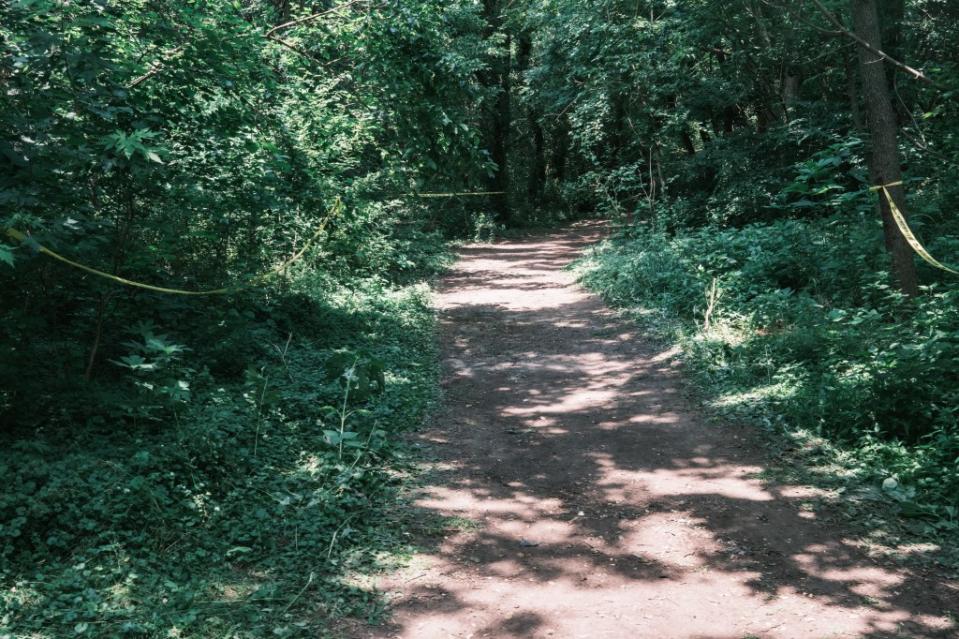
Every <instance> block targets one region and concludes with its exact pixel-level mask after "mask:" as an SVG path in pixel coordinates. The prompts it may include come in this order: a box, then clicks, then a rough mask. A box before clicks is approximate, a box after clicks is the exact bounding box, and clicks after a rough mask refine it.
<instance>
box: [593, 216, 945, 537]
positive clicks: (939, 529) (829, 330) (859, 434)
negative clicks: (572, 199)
mask: <svg viewBox="0 0 959 639" xmlns="http://www.w3.org/2000/svg"><path fill="white" fill-rule="evenodd" d="M880 235H881V229H880V228H879V226H878V224H868V223H864V222H863V220H862V219H861V217H860V216H859V215H849V216H837V217H833V218H827V219H820V220H814V221H800V220H780V221H776V222H772V223H766V224H751V225H747V226H744V227H741V228H725V229H724V228H720V227H716V226H705V227H702V228H698V229H693V230H682V231H678V232H676V233H674V234H666V233H662V232H656V231H652V230H649V229H646V228H643V227H640V228H638V229H633V230H630V231H628V232H626V233H620V234H619V235H618V236H615V237H614V238H613V239H611V240H608V241H606V242H604V243H603V244H602V245H600V246H599V247H597V248H596V249H595V250H594V251H593V252H592V253H591V254H590V255H589V256H588V257H587V258H586V259H585V260H584V261H583V262H582V263H581V264H580V265H579V266H580V268H581V269H582V279H583V282H584V283H585V284H586V285H587V286H588V287H589V288H591V289H592V290H595V291H597V292H599V293H601V294H602V295H603V296H604V297H605V298H606V299H607V300H608V301H609V302H610V303H612V304H613V305H615V306H617V307H619V308H623V309H628V310H629V311H630V314H631V315H632V316H634V317H636V318H637V320H638V321H640V322H641V323H642V324H643V325H644V326H645V327H647V328H648V329H650V330H651V331H652V332H653V333H655V334H658V336H659V337H660V338H662V339H664V340H666V341H670V342H674V343H678V344H680V345H681V347H682V352H683V358H684V360H685V363H686V369H687V370H688V371H689V372H690V373H691V375H692V378H693V380H694V382H696V384H697V386H698V387H699V388H700V389H701V390H702V391H703V393H704V395H705V398H706V400H707V404H708V405H709V406H711V407H712V408H713V409H714V410H715V411H717V412H718V413H720V414H722V415H726V416H732V417H736V418H750V419H752V420H754V421H755V422H757V423H760V424H763V425H765V426H766V427H768V428H769V429H771V430H773V431H775V432H777V433H780V434H782V433H787V434H790V435H791V437H793V438H794V439H795V440H796V441H802V442H803V445H804V447H806V448H808V447H809V446H812V447H814V448H815V451H816V455H814V456H813V457H814V459H813V458H811V459H809V460H807V461H809V462H810V463H815V464H817V465H819V466H821V470H822V472H820V473H819V474H820V476H819V477H818V480H821V482H822V483H824V484H825V485H829V486H832V487H834V488H837V489H838V490H839V494H840V495H843V494H845V493H848V494H845V497H844V498H853V497H854V495H855V496H857V497H856V498H863V499H866V500H867V501H868V500H877V501H881V502H886V503H887V504H891V505H894V506H895V509H896V510H897V511H898V514H899V515H900V516H901V518H902V521H903V522H904V523H905V525H906V527H907V528H908V529H909V530H911V531H912V532H914V533H916V532H917V533H920V534H921V535H925V536H929V537H931V538H934V539H939V540H940V541H948V540H949V539H955V535H956V534H957V531H959V518H957V509H959V425H957V415H956V406H959V390H957V389H959V386H957V385H956V378H955V370H956V365H957V363H959V310H957V305H956V304H957V302H959V290H957V289H956V288H955V287H954V286H947V285H942V284H939V285H929V286H927V287H926V288H925V290H924V291H923V293H924V294H923V295H922V296H921V297H920V298H918V299H915V300H910V299H907V298H905V297H904V296H903V295H902V294H900V293H898V292H897V291H896V290H895V289H893V288H892V287H891V286H890V284H889V277H888V273H887V272H885V271H884V268H885V265H886V262H885V257H884V254H883V250H882V243H881V239H880ZM826 468H829V469H830V470H828V474H824V473H827V471H826V470H825V469H826Z"/></svg>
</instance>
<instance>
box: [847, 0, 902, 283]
mask: <svg viewBox="0 0 959 639" xmlns="http://www.w3.org/2000/svg"><path fill="white" fill-rule="evenodd" d="M850 6H851V9H852V20H853V28H854V29H855V33H856V35H857V36H859V38H861V39H862V40H863V41H864V42H865V43H866V44H868V45H869V47H871V48H867V47H866V46H860V47H859V75H860V78H861V80H862V92H863V96H864V97H865V102H866V114H867V118H868V122H869V143H870V147H871V149H870V150H871V153H870V159H869V165H870V174H871V176H872V178H873V180H875V181H876V182H877V183H878V184H895V186H890V187H889V189H888V190H889V194H890V196H891V197H892V199H893V200H894V201H895V203H896V206H898V207H899V210H900V211H902V212H903V215H905V211H906V198H905V190H904V189H903V187H902V185H901V184H896V183H897V182H901V181H902V166H901V160H900V156H899V125H898V123H897V121H896V111H895V108H894V107H893V103H892V97H891V96H890V93H889V84H888V81H887V78H886V66H885V64H884V60H885V58H884V56H883V55H881V54H879V53H876V52H875V51H882V35H881V34H882V29H881V25H880V23H879V11H878V8H877V6H876V0H850ZM881 199H882V201H881V202H880V211H881V213H882V223H883V230H884V232H885V237H886V248H887V249H888V250H889V253H890V254H891V256H892V270H893V275H894V277H895V278H896V281H897V283H898V284H899V288H900V289H901V290H902V291H903V292H904V293H906V294H907V295H916V294H918V292H919V287H918V283H917V280H916V265H915V262H914V261H913V255H912V249H910V247H909V245H908V243H907V242H906V239H905V238H904V237H903V236H902V233H900V231H899V228H898V227H897V226H896V223H895V221H894V220H893V217H892V211H891V210H890V203H889V201H887V200H886V198H885V197H882V198H881Z"/></svg>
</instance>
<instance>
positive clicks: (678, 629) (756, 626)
mask: <svg viewBox="0 0 959 639" xmlns="http://www.w3.org/2000/svg"><path fill="white" fill-rule="evenodd" d="M600 233H601V228H600V227H598V226H595V225H592V226H590V225H586V226H579V227H575V228H573V229H570V230H565V231H561V232H556V233H553V234H550V235H546V236H542V237H539V238H533V239H525V240H518V241H509V242H501V243H498V244H493V245H475V246H469V247H466V248H464V249H463V250H462V251H461V260H460V262H459V263H458V265H457V267H456V269H455V270H454V271H453V272H452V273H451V274H450V275H449V276H448V277H447V278H445V280H444V282H443V286H442V287H441V290H440V295H439V302H440V307H441V319H442V344H443V353H444V379H445V382H444V385H445V390H446V399H445V408H444V410H443V412H442V413H441V414H440V415H438V416H437V417H436V419H435V421H434V425H433V426H432V428H431V429H430V430H428V431H426V432H424V433H423V434H422V435H421V437H422V439H423V441H424V443H426V442H428V445H429V447H430V448H431V449H432V450H433V451H434V452H435V455H436V457H437V458H438V462H437V464H436V467H435V470H434V472H433V473H432V474H431V475H430V477H429V482H428V485H427V486H426V487H425V488H424V490H423V492H422V494H421V495H420V496H419V497H418V499H417V502H416V504H417V507H418V508H420V509H423V510H424V511H428V512H430V513H436V514H440V515H443V516H456V517H461V518H464V519H468V520H471V521H472V522H475V526H472V527H467V528H466V529H465V530H453V529H451V530H449V531H447V534H446V536H445V537H443V538H442V539H440V540H439V541H438V543H437V544H436V548H435V549H434V551H432V552H431V553H427V554H424V555H423V556H422V557H418V558H417V560H416V561H415V562H414V566H413V567H412V568H411V569H410V570H409V571H406V572H404V573H403V574H399V575H394V576H391V577H390V578H389V579H387V580H385V581H384V582H382V583H381V584H380V587H381V588H382V589H384V590H386V591H387V592H389V593H391V595H392V596H393V597H394V599H393V615H392V618H391V620H390V622H389V623H387V624H386V625H384V626H381V627H376V628H371V627H367V628H364V629H362V630H358V631H357V632H358V634H357V636H362V637H381V638H385V637H403V638H410V639H414V638H415V639H432V638H439V637H455V638H467V637H544V638H545V637H554V638H563V639H566V638H573V637H583V638H590V639H598V638H603V637H616V638H620V637H643V638H645V637H649V638H671V637H676V638H679V637H682V638H684V639H692V638H702V639H705V638H710V639H726V638H729V639H742V638H744V637H756V638H762V639H774V638H775V639H785V638H793V637H795V638H799V637H802V638H804V639H806V638H826V637H862V638H867V637H868V638H873V639H875V638H879V637H957V636H959V627H957V625H956V620H955V618H954V617H953V616H952V615H954V614H955V613H956V611H957V610H959V604H957V601H959V592H957V589H956V584H950V583H945V582H943V581H941V580H936V579H934V578H932V577H929V576H926V575H924V574H921V573H915V572H910V571H908V570H906V569H903V568H900V567H896V566H890V565H884V564H881V563H877V562H876V561H874V560H873V559H871V558H869V557H868V556H867V555H866V554H865V553H864V552H863V551H861V550H860V549H859V548H858V547H857V546H856V545H855V543H854V540H853V539H852V538H848V537H847V536H845V535H844V534H843V531H842V529H841V527H840V526H839V525H838V524H836V523H835V522H832V521H829V520H824V519H821V518H819V517H821V515H817V513H816V512H814V511H811V510H808V509H804V507H803V502H804V501H807V500H808V499H809V498H810V497H811V495H812V491H811V489H806V488H803V487H799V486H789V485H769V484H767V483H764V482H763V481H762V480H761V479H760V478H759V473H760V472H761V471H762V470H763V459H762V454H761V452H760V448H759V447H758V446H757V445H756V444H755V443H753V442H754V440H755V439H757V438H758V435H757V434H755V433H753V432H752V431H750V430H749V429H748V428H740V427H735V426H716V425H714V424H707V423H706V422H705V420H703V419H702V418H700V417H699V416H698V415H697V414H696V412H695V411H694V410H693V409H692V408H691V407H690V405H689V404H688V402H687V401H686V400H685V399H684V395H683V392H682V381H681V378H680V375H679V374H678V369H677V368H676V362H675V353H672V352H660V351H659V350H657V349H656V348H655V347H653V346H651V345H650V344H649V343H648V342H647V341H645V340H644V339H643V337H642V336H641V335H637V334H636V332H635V330H636V329H635V327H634V326H633V325H631V324H630V323H629V322H627V321H625V320H622V319H619V318H617V317H616V316H615V315H614V314H613V313H612V312H611V311H610V310H608V309H607V308H606V307H605V306H604V305H603V303H602V302H601V301H600V300H599V299H598V298H596V297H595V296H593V295H590V294H588V293H587V292H585V291H584V290H582V289H581V288H580V287H579V286H577V285H576V284H575V283H574V278H573V276H572V274H571V273H569V272H568V271H565V270H564V266H566V265H567V264H568V263H569V262H570V261H571V260H572V259H574V258H575V257H576V256H577V254H578V253H579V251H581V250H582V248H583V247H585V246H586V245H588V244H589V243H590V242H592V241H595V240H596V239H598V237H599V235H600Z"/></svg>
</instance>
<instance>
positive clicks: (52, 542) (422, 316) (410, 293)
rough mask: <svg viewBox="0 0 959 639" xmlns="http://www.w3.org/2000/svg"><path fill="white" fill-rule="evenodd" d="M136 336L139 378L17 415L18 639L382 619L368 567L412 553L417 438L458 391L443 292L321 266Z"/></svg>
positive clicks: (125, 360) (2, 585)
mask: <svg viewBox="0 0 959 639" xmlns="http://www.w3.org/2000/svg"><path fill="white" fill-rule="evenodd" d="M408 279H411V280H413V279H415V278H408ZM264 297H266V296H264ZM220 304H222V306H221V305H220ZM243 309H245V310H243ZM165 310H166V312H167V313H168V314H169V309H165ZM221 312H222V313H223V317H224V318H225V319H229V320H230V327H229V329H227V328H226V327H225V326H224V324H223V323H220V324H219V325H218V324H217V323H215V322H210V321H209V317H210V316H211V315H215V314H217V313H221ZM204 318H205V319H204ZM167 325H169V322H168V323H167ZM218 327H219V328H218ZM129 333H130V339H129V341H128V342H127V343H126V346H125V348H126V349H127V352H126V353H125V354H124V353H118V354H116V356H115V358H114V359H113V366H114V367H115V368H114V369H113V370H116V371H118V372H119V373H122V374H124V375H126V376H127V382H126V384H117V383H116V382H115V381H113V380H110V383H109V384H104V386H105V387H106V388H105V389H100V395H99V396H96V397H95V399H87V400H84V399H83V398H85V397H86V398H89V397H90V396H91V395H90V393H91V392H92V389H94V388H96V384H95V382H91V383H90V384H89V385H88V386H87V387H86V388H83V389H80V388H78V389H75V390H76V392H75V393H72V394H71V393H69V392H68V393H66V394H61V395H60V397H61V398H62V400H63V401H62V405H60V406H59V407H58V408H57V409H55V410H54V409H53V408H50V407H48V406H38V407H36V409H35V410H31V411H26V412H25V413H24V414H22V415H21V417H23V418H24V419H23V420H21V421H24V422H25V421H27V419H28V418H29V420H30V421H29V423H21V424H18V423H17V418H16V417H13V416H9V413H8V416H9V419H8V426H9V428H7V429H5V431H4V432H3V443H2V445H0V482H2V483H3V485H4V491H3V493H2V495H0V522H2V525H0V637H4V638H5V639H6V638H13V637H18V638H19V637H36V638H46V637H50V638H52V637H68V636H78V637H84V636H86V637H231V638H235V639H240V638H244V637H249V638H253V637H267V636H269V637H300V636H302V637H307V636H308V637H322V636H325V635H326V633H327V632H328V630H329V628H330V622H331V620H335V619H337V618H340V617H344V616H351V617H360V618H374V617H376V616H377V615H378V614H379V613H380V612H381V608H382V602H381V600H380V599H379V598H378V596H377V595H376V593H375V592H374V591H372V590H371V589H370V588H368V587H364V586H362V585H361V582H359V581H357V580H356V576H357V575H361V574H363V573H372V572H375V571H377V570H380V569H383V568H384V567H387V566H389V565H391V562H393V561H394V560H395V559H396V558H397V557H398V556H400V555H402V554H403V553H404V552H406V550H405V549H406V546H407V544H408V541H407V540H408V539H409V538H408V537H407V536H405V535H404V534H403V528H402V526H398V525H395V520H396V518H397V516H398V515H397V513H396V510H395V505H396V499H397V491H398V489H399V487H400V485H401V478H402V477H403V475H404V474H405V473H406V472H407V471H408V470H409V463H410V462H409V461H408V459H407V451H406V449H405V446H404V445H403V444H402V443H401V442H402V440H401V438H400V436H399V434H400V433H401V432H402V431H404V430H406V429H409V428H411V427H413V426H415V425H416V424H418V423H419V421H420V420H421V419H422V418H423V415H424V412H425V411H426V410H427V408H428V406H429V404H430V403H431V401H432V400H433V398H434V393H435V389H436V388H437V385H436V366H435V364H436V356H435V348H434V342H433V311H432V310H431V307H430V301H429V288H428V286H426V284H423V283H416V282H415V281H414V282H412V283H409V284H390V283H389V282H388V281H386V280H383V279H381V278H378V277H369V278H366V279H357V278H354V279H352V280H350V281H349V282H347V283H345V284H344V283H333V281H332V280H330V279H329V277H327V276H324V275H322V272H317V271H311V272H310V273H308V274H306V275H303V276H301V277H299V278H296V279H294V280H293V281H292V282H291V283H290V284H289V290H286V291H283V292H282V295H278V296H276V297H275V298H272V299H264V298H263V297H257V298H256V299H255V300H251V299H241V300H231V301H230V302H222V303H213V304H207V305H203V308H199V307H197V306H194V307H190V309H188V310H185V311H183V312H182V313H181V320H180V322H179V324H178V326H177V331H176V332H173V331H169V332H167V333H161V332H159V331H158V330H157V329H155V328H154V327H153V326H151V325H150V324H148V323H141V324H138V325H136V326H134V327H131V328H129ZM200 364H202V368H201V367H200ZM61 390H62V389H61ZM84 391H85V392H84ZM84 401H87V402H89V405H83V402H84ZM38 415H43V416H44V419H43V422H42V423H41V424H37V423H35V422H34V421H32V420H33V419H34V418H36V417H37V416H38Z"/></svg>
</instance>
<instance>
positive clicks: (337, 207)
mask: <svg viewBox="0 0 959 639" xmlns="http://www.w3.org/2000/svg"><path fill="white" fill-rule="evenodd" d="M342 209H343V203H342V202H341V201H340V200H339V198H337V200H336V202H334V204H333V207H332V209H331V210H330V213H329V215H327V216H326V217H325V218H323V221H322V222H320V226H319V227H318V228H317V229H316V233H314V234H313V237H311V238H310V239H309V240H308V241H307V242H306V244H304V245H303V246H302V247H301V248H300V250H299V251H297V252H296V253H294V254H293V255H292V257H290V258H289V259H287V260H284V261H283V263H282V264H280V265H279V266H277V267H275V268H272V269H270V270H269V271H266V272H264V273H261V274H260V275H257V276H255V277H253V278H251V279H250V280H248V281H247V282H245V283H243V284H238V285H236V286H229V287H226V288H215V289H210V290H206V291H186V290H183V289H179V288H166V287H163V286H154V285H153V284H144V283H143V282H135V281H133V280H128V279H126V278H125V277H120V276H118V275H113V274H112V273H107V272H105V271H101V270H98V269H95V268H93V267H91V266H87V265H85V264H81V263H79V262H74V261H73V260H71V259H69V258H66V257H64V256H62V255H60V254H59V253H55V252H54V251H51V250H50V249H48V248H47V247H45V246H42V245H40V244H37V243H35V242H32V241H31V240H30V238H29V237H28V236H27V235H24V234H23V233H21V232H20V231H18V230H16V229H13V228H8V229H7V230H6V235H7V236H8V237H10V238H13V239H14V240H17V241H18V242H21V243H29V244H30V245H32V246H33V247H34V248H35V249H36V250H37V252H39V253H43V254H44V255H47V256H49V257H52V258H53V259H55V260H59V261H60V262H63V263H64V264H68V265H69V266H72V267H73V268H76V269H79V270H81V271H85V272H87V273H91V274H93V275H96V276H98V277H102V278H104V279H108V280H111V281H113V282H116V283H118V284H124V285H126V286H133V287H136V288H142V289H146V290H148V291H154V292H155V293H168V294H170V295H195V296H199V295H226V294H229V293H235V292H237V291H240V290H243V289H245V288H250V287H252V286H257V285H259V284H261V283H262V282H264V281H266V280H267V279H269V278H271V277H273V276H275V275H279V274H280V273H282V272H283V271H285V270H286V269H287V268H289V267H290V265H291V264H293V263H294V262H296V261H297V260H299V259H300V258H301V257H303V256H304V255H306V252H307V251H308V250H309V249H310V247H311V246H312V245H313V244H314V242H316V240H317V239H318V238H319V237H320V234H321V233H323V231H324V229H326V225H327V223H328V222H329V221H330V220H331V219H333V218H334V217H335V216H336V215H337V214H339V212H340V211H341V210H342Z"/></svg>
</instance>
